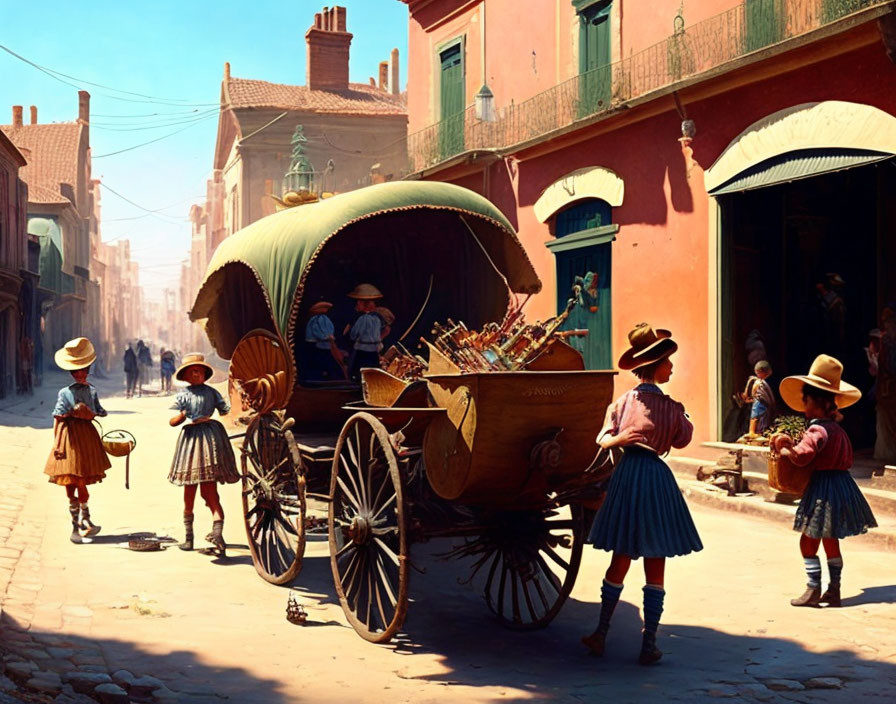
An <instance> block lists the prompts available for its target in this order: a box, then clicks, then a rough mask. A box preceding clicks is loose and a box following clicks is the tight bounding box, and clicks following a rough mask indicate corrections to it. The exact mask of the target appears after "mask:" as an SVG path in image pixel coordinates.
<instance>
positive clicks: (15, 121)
mask: <svg viewBox="0 0 896 704" xmlns="http://www.w3.org/2000/svg"><path fill="white" fill-rule="evenodd" d="M12 126H13V127H21V126H22V106H21V105H13V106H12Z"/></svg>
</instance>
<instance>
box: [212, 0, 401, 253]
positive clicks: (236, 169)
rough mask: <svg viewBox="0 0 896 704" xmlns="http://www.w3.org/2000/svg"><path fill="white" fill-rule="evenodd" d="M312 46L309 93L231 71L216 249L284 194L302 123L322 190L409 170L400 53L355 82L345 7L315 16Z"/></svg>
mask: <svg viewBox="0 0 896 704" xmlns="http://www.w3.org/2000/svg"><path fill="white" fill-rule="evenodd" d="M305 41H306V50H307V51H306V57H307V60H306V80H305V85H302V86H300V85H283V84H277V83H269V82H267V81H261V80H255V79H247V78H236V77H234V76H232V75H231V73H230V64H225V68H224V80H223V81H222V83H221V116H220V119H219V122H218V137H217V142H216V144H215V161H214V168H215V178H214V179H213V181H214V183H215V185H216V188H217V193H216V194H215V198H216V199H217V198H223V200H222V201H217V200H210V201H209V204H210V205H209V206H207V207H208V208H214V207H220V208H221V214H220V221H217V219H216V223H215V224H216V227H215V228H213V230H212V232H211V234H212V241H213V242H214V245H215V246H217V244H218V243H219V242H220V239H221V235H229V234H232V233H234V232H236V231H237V230H239V229H240V228H243V227H245V226H246V225H249V224H250V223H252V222H255V221H256V220H258V219H259V218H261V217H263V216H265V215H269V214H271V213H273V212H274V210H275V201H274V200H273V199H272V198H271V196H272V195H274V196H278V197H279V196H281V195H282V194H283V192H284V190H285V189H284V187H283V180H284V175H285V174H286V172H287V171H288V170H289V168H290V160H291V155H292V148H293V145H292V140H293V135H294V134H295V132H296V127H297V126H301V127H302V131H303V133H304V137H305V139H306V140H307V142H306V144H305V153H306V157H307V159H308V161H309V163H310V166H311V168H312V171H313V185H312V188H311V190H314V191H316V192H322V191H330V192H344V191H350V190H354V189H356V188H359V187H361V186H366V185H368V184H370V183H371V182H372V181H373V180H376V178H377V177H378V175H382V179H383V180H386V179H390V178H399V177H400V176H401V175H402V174H403V173H404V171H405V169H406V166H407V151H406V149H407V143H406V137H407V108H406V102H405V97H404V96H402V95H401V93H400V91H399V86H398V51H397V50H393V52H392V55H391V59H390V61H389V62H383V64H381V66H380V67H379V68H378V72H379V76H378V79H377V80H374V79H371V80H370V83H369V84H362V83H350V82H349V47H350V45H351V41H352V34H351V33H349V32H348V31H347V29H346V10H345V8H344V7H338V6H337V7H331V8H324V10H323V12H321V13H317V14H316V15H315V16H314V24H313V25H312V26H311V27H310V28H309V29H308V31H307V32H306V33H305ZM372 175H373V177H372ZM219 204H220V205H219ZM222 228H223V230H222ZM213 249H214V247H212V250H213Z"/></svg>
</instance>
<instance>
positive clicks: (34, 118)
mask: <svg viewBox="0 0 896 704" xmlns="http://www.w3.org/2000/svg"><path fill="white" fill-rule="evenodd" d="M31 124H32V125H36V124H37V106H36V105H32V106H31Z"/></svg>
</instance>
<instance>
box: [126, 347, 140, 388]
mask: <svg viewBox="0 0 896 704" xmlns="http://www.w3.org/2000/svg"><path fill="white" fill-rule="evenodd" d="M139 374H140V368H139V366H138V364H137V355H136V354H135V353H134V347H133V345H132V344H131V343H130V342H129V343H128V348H127V349H126V350H125V351H124V375H125V379H126V380H127V388H126V390H125V396H126V397H127V398H131V397H132V396H133V395H134V391H136V389H137V376H138V375H139Z"/></svg>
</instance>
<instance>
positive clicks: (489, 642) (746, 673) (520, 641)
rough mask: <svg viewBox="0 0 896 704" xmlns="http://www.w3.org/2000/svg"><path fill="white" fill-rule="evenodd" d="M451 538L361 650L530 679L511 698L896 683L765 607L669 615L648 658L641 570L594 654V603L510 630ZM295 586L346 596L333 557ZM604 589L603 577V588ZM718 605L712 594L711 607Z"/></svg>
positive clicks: (865, 689) (308, 592)
mask: <svg viewBox="0 0 896 704" xmlns="http://www.w3.org/2000/svg"><path fill="white" fill-rule="evenodd" d="M445 545H446V544H445V542H444V541H434V542H433V543H431V544H429V545H426V546H419V548H418V546H415V555H414V558H415V564H417V565H419V566H421V567H423V568H424V569H425V574H419V573H416V572H414V573H413V575H412V578H411V586H410V594H411V599H412V600H411V603H410V606H409V609H408V616H407V619H406V621H405V632H404V633H402V634H400V635H399V636H398V638H396V639H395V641H394V642H393V643H391V644H390V645H388V646H376V645H369V644H367V643H364V642H363V641H362V640H361V639H360V638H358V645H357V647H358V648H359V649H363V648H383V647H388V648H391V649H392V650H393V651H394V653H395V654H396V656H397V657H398V660H400V662H397V663H396V665H395V667H396V673H397V675H398V677H400V678H402V679H406V680H414V679H416V680H421V681H426V682H438V683H441V684H444V685H453V684H457V685H460V684H462V685H466V686H473V687H507V688H512V689H516V690H518V689H523V690H525V691H526V692H527V696H520V697H519V698H513V697H506V696H503V697H501V701H520V702H523V701H528V702H531V701H569V702H577V701H603V700H604V699H603V697H607V699H606V700H607V701H609V700H618V701H660V700H665V701H669V700H673V701H674V700H677V699H679V698H680V699H682V700H688V701H695V700H696V701H703V700H704V699H710V698H712V699H714V698H715V697H733V698H734V699H732V701H735V700H736V701H798V702H817V701H847V700H855V698H856V697H857V696H862V695H864V694H868V695H870V696H877V697H881V696H883V697H884V698H886V695H885V694H884V693H883V691H882V690H881V683H896V665H894V663H893V662H885V661H883V660H877V661H875V660H867V659H864V658H862V657H860V656H858V655H856V653H855V652H852V651H849V650H845V649H840V650H830V651H827V652H821V653H819V652H812V651H811V650H809V649H808V648H807V647H806V646H805V645H804V644H803V643H800V642H798V641H799V634H796V633H795V634H794V636H793V638H794V639H793V640H790V639H787V638H781V637H770V636H767V635H764V630H765V629H764V628H762V627H761V626H764V625H766V623H767V621H768V618H766V617H765V616H762V617H761V618H760V617H757V628H756V632H757V634H756V635H738V634H731V633H726V632H724V631H721V630H716V629H713V628H707V627H701V626H696V625H691V624H682V623H676V622H675V621H674V615H672V614H667V616H668V618H667V620H666V621H664V622H663V624H662V626H661V629H660V642H659V645H660V647H661V648H662V650H663V651H664V653H665V656H664V659H663V661H662V662H661V663H660V664H658V665H656V666H653V667H646V668H645V667H642V666H640V665H638V664H637V663H636V659H637V656H638V652H639V648H640V642H641V627H642V621H641V614H640V604H641V588H640V587H641V582H640V580H638V579H637V578H634V579H632V580H631V585H630V586H627V587H626V590H625V591H624V592H623V598H622V601H621V602H620V604H619V606H618V608H617V610H616V614H615V616H614V619H613V625H612V629H611V632H610V637H609V640H608V651H607V654H606V655H605V656H604V657H603V658H595V657H593V656H591V655H589V654H587V651H586V649H585V648H584V646H582V644H581V643H580V638H581V637H582V636H583V635H585V634H586V633H589V632H590V631H591V630H592V629H593V627H594V625H595V623H596V620H597V616H598V610H599V606H598V605H597V604H596V603H589V602H583V601H579V600H577V599H569V600H568V601H567V602H566V605H565V606H564V608H563V610H562V611H561V613H560V615H559V616H558V617H557V618H556V619H555V620H554V622H553V623H552V624H551V625H550V626H549V627H548V628H546V629H542V630H538V631H527V632H518V631H511V630H508V629H506V628H504V627H503V626H502V625H501V624H500V623H498V622H497V621H496V619H495V618H494V617H493V616H492V615H491V613H490V612H489V610H488V607H487V606H486V604H485V600H484V599H483V598H482V596H481V594H480V593H479V592H478V591H477V590H476V588H477V586H479V585H477V582H476V580H474V582H473V584H472V585H464V584H461V583H460V582H461V581H462V580H464V579H466V577H467V571H466V567H465V565H463V564H459V563H457V562H450V563H449V562H445V561H443V560H440V559H438V558H437V557H436V556H435V555H436V554H437V553H439V552H444V551H445ZM293 588H294V589H297V592H298V593H300V594H301V595H302V596H304V597H305V598H307V599H314V600H316V601H317V602H318V603H334V602H336V599H335V596H334V588H333V583H332V576H331V573H330V567H329V561H328V559H326V558H321V557H316V558H312V559H306V560H305V562H304V566H303V570H302V573H301V575H300V576H299V578H298V579H297V580H296V585H295V586H294V587H293ZM597 591H598V586H597V585H595V586H594V592H595V599H597ZM695 598H702V597H699V596H696V595H695ZM893 601H896V586H890V587H875V588H870V589H866V590H863V593H862V594H861V595H859V596H856V597H852V598H850V599H847V600H845V601H844V606H852V605H858V604H869V603H891V602H893ZM712 604H713V602H712V600H711V599H708V600H707V609H708V611H709V610H711V609H712ZM820 613H821V611H820V610H819V611H815V610H813V611H812V614H819V615H820ZM318 625H323V624H318ZM847 635H848V634H847ZM421 653H426V654H432V655H435V656H437V658H438V659H439V660H440V663H441V665H442V666H443V667H444V668H445V672H439V673H435V674H434V673H433V672H432V665H431V660H429V659H419V660H418V659H416V658H413V657H409V656H412V655H415V654H421ZM869 657H873V654H869ZM819 677H834V678H838V679H839V680H840V682H841V684H842V685H843V686H844V687H845V689H842V690H820V689H811V688H807V689H805V690H801V691H786V692H779V691H773V690H772V689H770V688H769V687H767V686H766V685H767V684H769V683H771V682H772V681H773V680H789V681H792V682H796V683H807V682H808V681H809V680H810V679H812V678H819ZM772 686H775V685H772ZM796 686H797V687H799V686H804V685H801V684H797V685H796ZM811 686H813V685H809V687H811ZM620 696H621V697H622V698H621V699H620V698H619V697H620Z"/></svg>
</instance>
